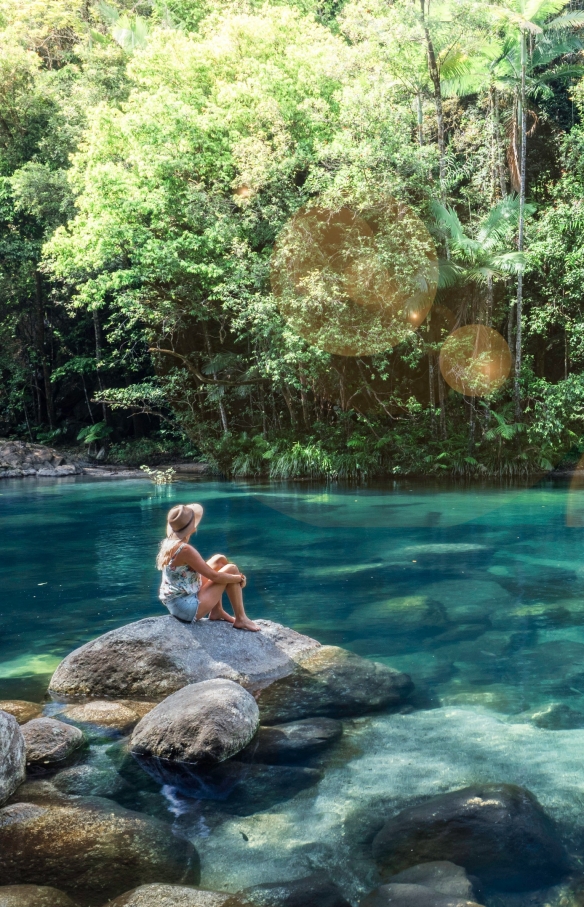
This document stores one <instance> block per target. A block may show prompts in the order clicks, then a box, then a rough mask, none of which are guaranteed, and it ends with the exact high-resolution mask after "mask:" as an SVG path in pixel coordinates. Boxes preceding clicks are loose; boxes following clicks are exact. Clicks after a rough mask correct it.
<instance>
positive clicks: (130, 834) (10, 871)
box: [0, 797, 200, 905]
mask: <svg viewBox="0 0 584 907" xmlns="http://www.w3.org/2000/svg"><path fill="white" fill-rule="evenodd" d="M199 873H200V871H199V858H198V854H197V852H196V850H195V849H194V847H193V846H192V845H191V844H190V843H189V842H188V841H186V840H183V839H182V838H176V837H174V836H173V834H172V831H171V829H170V826H168V825H166V824H165V823H164V822H159V821H157V820H156V819H150V818H147V817H145V816H144V815H142V814H139V813H135V812H131V811H130V810H127V809H123V808H122V807H121V806H118V805H117V804H115V803H113V802H112V801H109V800H105V799H100V798H99V797H94V798H87V799H84V798H74V799H73V798H72V799H64V800H63V801H62V802H57V803H14V804H12V805H10V806H5V807H4V808H3V809H0V878H1V879H2V880H3V881H4V882H6V883H9V884H15V885H17V884H34V885H54V886H55V887H57V888H59V889H62V890H63V891H65V892H66V893H67V894H68V895H69V896H70V897H71V898H73V900H78V901H79V902H80V903H81V904H90V905H100V904H102V903H104V902H105V901H106V900H107V899H108V898H113V897H115V896H116V895H118V894H121V893H122V892H124V891H129V890H130V889H131V888H135V887H136V886H137V885H140V884H143V883H145V882H187V883H189V882H191V883H193V884H197V883H198V881H199Z"/></svg>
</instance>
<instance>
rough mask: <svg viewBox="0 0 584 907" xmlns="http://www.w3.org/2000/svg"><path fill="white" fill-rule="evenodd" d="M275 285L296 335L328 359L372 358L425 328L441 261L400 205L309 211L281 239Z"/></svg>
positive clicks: (275, 252) (418, 223)
mask: <svg viewBox="0 0 584 907" xmlns="http://www.w3.org/2000/svg"><path fill="white" fill-rule="evenodd" d="M270 279H271V286H272V292H273V294H274V296H275V297H276V298H277V300H278V306H279V309H280V312H281V314H282V315H283V317H284V318H285V319H286V321H287V322H288V324H289V325H290V327H291V328H292V330H293V331H294V332H295V333H296V334H298V335H299V336H300V337H302V338H303V339H304V340H306V341H308V343H310V344H311V345H313V346H315V347H317V348H319V349H321V350H324V351H326V352H328V353H333V354H336V355H340V356H352V357H356V356H372V355H374V354H375V353H381V352H384V351H386V350H388V349H391V348H393V347H394V346H396V345H397V344H399V343H401V342H402V340H404V339H405V338H406V337H407V336H408V335H409V334H412V333H413V332H414V331H415V330H416V329H417V328H418V327H419V326H420V324H421V323H422V322H423V321H424V319H425V318H426V316H427V315H428V312H429V311H430V308H431V306H432V303H433V301H434V297H435V295H436V289H437V286H438V258H437V254H436V249H435V246H434V243H433V241H432V238H431V236H430V234H429V233H428V230H427V229H426V227H425V226H424V224H423V223H422V221H421V220H420V219H419V218H418V217H417V216H416V215H415V214H414V213H413V211H411V209H410V208H408V207H407V206H405V205H402V204H399V203H398V202H396V201H395V199H392V198H385V199H384V200H383V202H382V203H379V204H377V205H375V206H371V207H369V208H363V209H359V211H355V210H353V209H352V208H349V207H347V206H343V207H341V208H339V209H338V210H332V209H330V208H324V207H317V206H314V207H305V208H301V209H300V210H299V211H298V212H297V213H296V214H295V215H294V217H292V218H291V220H290V221H289V222H288V224H287V225H286V226H285V227H284V229H283V230H282V232H281V233H280V236H279V237H278V240H277V242H276V244H275V246H274V250H273V253H272V259H271V268H270Z"/></svg>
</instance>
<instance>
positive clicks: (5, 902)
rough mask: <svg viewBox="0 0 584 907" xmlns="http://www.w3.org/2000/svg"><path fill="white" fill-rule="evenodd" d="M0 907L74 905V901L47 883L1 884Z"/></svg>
mask: <svg viewBox="0 0 584 907" xmlns="http://www.w3.org/2000/svg"><path fill="white" fill-rule="evenodd" d="M0 907H75V902H74V901H72V900H71V898H70V897H67V895H66V894H65V893H64V892H63V891H57V889H56V888H50V887H48V886H47V885H3V886H0Z"/></svg>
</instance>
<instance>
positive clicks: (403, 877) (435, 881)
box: [388, 860, 475, 901]
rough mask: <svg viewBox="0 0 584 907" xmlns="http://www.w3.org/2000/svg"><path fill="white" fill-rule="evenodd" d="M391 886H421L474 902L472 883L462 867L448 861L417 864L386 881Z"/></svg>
mask: <svg viewBox="0 0 584 907" xmlns="http://www.w3.org/2000/svg"><path fill="white" fill-rule="evenodd" d="M388 882H389V883H391V884H401V885H423V886H425V887H426V888H432V889H433V890H434V891H437V892H438V893H439V894H447V895H453V896H455V897H457V898H462V899H463V900H466V901H474V900H475V893H474V889H473V886H472V882H471V880H470V879H469V877H468V875H467V874H466V871H465V870H464V869H463V867H462V866H457V865H456V864H455V863H451V862H450V861H449V860H434V861H433V862H431V863H418V865H417V866H411V867H410V869H404V870H403V872H399V873H398V874H397V875H395V876H392V877H391V879H388Z"/></svg>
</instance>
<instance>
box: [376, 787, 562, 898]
mask: <svg viewBox="0 0 584 907" xmlns="http://www.w3.org/2000/svg"><path fill="white" fill-rule="evenodd" d="M373 856H374V859H375V860H376V862H377V864H378V865H379V867H380V869H381V871H382V872H383V873H384V875H385V876H386V877H387V876H388V875H390V874H391V875H393V874H395V873H397V872H400V871H401V870H404V869H407V868H408V867H411V866H413V865H415V864H416V863H421V862H428V861H435V860H451V861H452V862H454V863H456V864H457V865H459V866H463V867H464V868H465V869H466V870H467V871H468V872H471V873H472V874H473V875H477V876H478V877H479V878H480V879H481V881H482V882H484V883H485V884H487V885H490V886H492V887H495V888H501V889H502V890H509V891H513V890H522V889H527V890H529V889H533V888H541V887H543V886H544V885H549V884H552V883H553V882H554V881H557V880H558V879H559V878H560V877H561V875H562V874H563V873H565V872H566V870H567V857H566V854H565V851H564V849H563V848H562V846H561V845H560V843H559V842H558V840H557V837H556V834H555V829H554V826H553V823H552V822H551V820H550V819H549V818H548V817H547V816H546V814H545V813H544V811H543V809H542V808H541V806H540V805H539V803H538V802H537V800H536V799H535V797H534V796H533V794H531V793H530V792H529V791H527V790H525V789H524V788H521V787H517V786H516V785H513V784H484V785H476V786H473V787H466V788H463V789H462V790H457V791H452V792H450V793H448V794H442V795H441V796H438V797H431V798H430V799H429V800H426V801H425V802H424V803H421V804H420V805H419V806H414V807H410V808H409V809H405V810H403V812H400V813H398V815H397V816H394V817H393V818H391V819H389V821H387V822H386V823H385V825H384V826H383V828H382V829H381V831H380V832H379V833H378V834H377V835H376V836H375V838H374V841H373Z"/></svg>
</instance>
